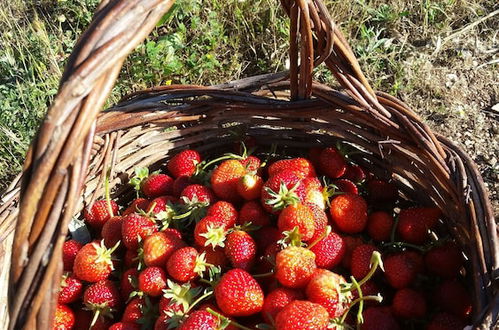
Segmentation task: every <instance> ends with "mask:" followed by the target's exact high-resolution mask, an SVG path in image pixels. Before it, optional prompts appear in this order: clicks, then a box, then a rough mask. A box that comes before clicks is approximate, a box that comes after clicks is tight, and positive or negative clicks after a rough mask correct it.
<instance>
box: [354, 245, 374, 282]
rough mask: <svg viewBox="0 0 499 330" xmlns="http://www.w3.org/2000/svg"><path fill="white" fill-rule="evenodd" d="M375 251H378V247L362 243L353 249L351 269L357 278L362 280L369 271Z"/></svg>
mask: <svg viewBox="0 0 499 330" xmlns="http://www.w3.org/2000/svg"><path fill="white" fill-rule="evenodd" d="M374 251H378V249H377V248H376V247H375V246H374V245H371V244H362V245H359V246H358V247H356V248H355V250H353V252H352V262H351V265H350V270H351V272H352V275H353V277H355V279H357V280H361V279H363V278H364V277H365V276H366V275H367V274H368V273H369V270H370V269H371V257H372V255H373V252H374Z"/></svg>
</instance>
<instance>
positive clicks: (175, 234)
mask: <svg viewBox="0 0 499 330" xmlns="http://www.w3.org/2000/svg"><path fill="white" fill-rule="evenodd" d="M162 232H163V233H165V234H167V235H172V236H173V237H176V238H178V239H180V240H181V239H182V233H181V232H180V231H179V230H178V229H175V228H166V229H163V230H162Z"/></svg>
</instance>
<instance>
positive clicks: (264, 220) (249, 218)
mask: <svg viewBox="0 0 499 330" xmlns="http://www.w3.org/2000/svg"><path fill="white" fill-rule="evenodd" d="M249 222H251V224H252V225H255V226H262V227H263V226H268V225H269V224H270V217H269V215H268V213H267V212H265V210H264V209H263V207H262V205H261V204H260V203H259V202H258V201H248V202H245V203H244V204H243V206H242V207H241V209H240V210H239V217H238V218H237V224H239V225H244V224H245V223H249Z"/></svg>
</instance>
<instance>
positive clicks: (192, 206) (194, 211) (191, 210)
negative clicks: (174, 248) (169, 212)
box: [172, 196, 209, 226]
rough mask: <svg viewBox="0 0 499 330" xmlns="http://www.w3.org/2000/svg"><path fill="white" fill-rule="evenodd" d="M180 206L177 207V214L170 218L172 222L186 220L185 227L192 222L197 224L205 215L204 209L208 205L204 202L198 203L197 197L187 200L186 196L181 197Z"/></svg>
mask: <svg viewBox="0 0 499 330" xmlns="http://www.w3.org/2000/svg"><path fill="white" fill-rule="evenodd" d="M181 200H182V202H183V203H182V204H181V205H180V206H179V208H178V211H177V214H176V215H173V216H172V220H182V219H187V223H186V226H188V225H190V224H191V223H193V222H199V220H201V219H202V218H204V217H205V215H206V208H207V207H208V206H209V203H208V202H206V201H199V200H198V197H197V196H194V197H193V198H192V199H189V198H188V197H186V196H182V197H181Z"/></svg>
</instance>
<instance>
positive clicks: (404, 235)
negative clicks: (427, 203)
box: [397, 207, 442, 244]
mask: <svg viewBox="0 0 499 330" xmlns="http://www.w3.org/2000/svg"><path fill="white" fill-rule="evenodd" d="M441 214H442V212H441V211H440V210H439V209H437V208H433V207H427V208H424V207H414V208H410V209H405V210H401V211H400V213H399V221H398V226H397V233H398V234H399V235H400V238H401V239H402V240H403V241H405V242H407V243H411V244H423V243H425V242H426V241H427V240H428V238H429V233H428V231H429V230H430V229H432V228H433V227H434V226H435V225H436V223H437V221H438V219H439V218H440V216H441Z"/></svg>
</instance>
